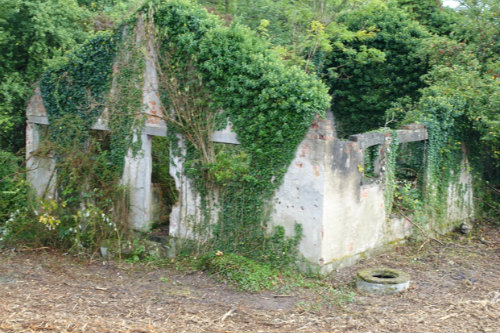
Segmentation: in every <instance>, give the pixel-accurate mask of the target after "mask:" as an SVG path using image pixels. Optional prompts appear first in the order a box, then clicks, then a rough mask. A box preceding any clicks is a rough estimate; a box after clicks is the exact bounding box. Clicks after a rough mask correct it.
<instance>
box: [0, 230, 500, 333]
mask: <svg viewBox="0 0 500 333" xmlns="http://www.w3.org/2000/svg"><path fill="white" fill-rule="evenodd" d="M441 241H442V242H443V245H440V244H438V243H436V242H434V244H426V245H425V247H423V248H422V249H419V248H420V244H417V245H415V246H401V247H398V248H395V249H393V250H392V251H390V252H385V253H382V254H380V255H377V256H374V257H372V258H370V259H366V260H363V261H361V262H360V263H358V264H357V265H355V266H353V267H349V268H346V269H342V270H340V271H339V272H336V273H334V274H333V275H332V276H331V277H329V278H328V279H329V281H330V282H331V283H332V284H333V285H334V286H336V287H339V288H342V290H343V293H349V292H353V290H352V279H353V277H354V276H355V273H356V272H357V270H359V269H361V268H364V267H373V266H382V265H383V266H389V267H393V268H397V269H401V270H404V271H406V272H408V273H410V275H411V277H412V286H411V287H410V289H409V290H408V291H407V292H405V293H402V294H398V295H391V296H373V295H367V294H359V293H357V294H356V295H355V297H354V301H353V302H351V303H344V304H342V306H339V305H338V304H336V302H335V300H332V299H331V298H328V297H325V295H324V294H322V292H319V291H318V290H316V289H313V290H308V289H304V288H295V289H293V290H291V291H290V293H289V294H288V295H277V294H274V293H271V292H266V293H258V294H248V293H243V292H238V291H235V290H233V289H231V288H229V287H228V286H225V285H222V284H218V283H216V282H214V281H213V280H211V279H210V278H208V277H206V276H205V275H204V274H203V273H199V272H179V271H176V270H174V269H172V268H158V267H153V266H151V265H145V264H136V265H128V264H124V263H106V264H103V263H102V262H96V261H93V262H90V261H81V260H78V259H77V258H73V257H70V256H64V255H62V254H60V253H55V252H51V251H50V250H47V249H39V250H37V251H21V252H19V251H18V252H13V251H12V250H4V252H2V253H1V254H0V331H1V332H174V331H175V332H499V331H500V324H499V322H500V290H499V289H500V288H499V286H500V277H499V273H500V237H499V231H498V230H497V229H494V228H492V227H484V228H483V229H481V230H479V231H477V232H476V234H474V235H473V236H469V237H463V236H457V235H455V236H452V237H451V238H448V239H444V240H441ZM284 296H286V297H284Z"/></svg>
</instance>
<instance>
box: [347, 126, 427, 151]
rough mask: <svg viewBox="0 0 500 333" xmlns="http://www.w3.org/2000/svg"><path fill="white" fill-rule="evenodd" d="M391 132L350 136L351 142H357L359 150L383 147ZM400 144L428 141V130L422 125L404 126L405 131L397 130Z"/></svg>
mask: <svg viewBox="0 0 500 333" xmlns="http://www.w3.org/2000/svg"><path fill="white" fill-rule="evenodd" d="M390 133H391V132H385V133H384V132H369V133H362V134H354V135H350V136H349V141H354V142H357V143H358V145H359V148H361V149H366V148H368V147H371V146H375V145H381V144H383V143H384V140H385V138H386V137H387V136H390V135H391V134H390ZM396 134H397V136H398V142H399V143H406V142H415V141H424V140H427V138H428V135H427V129H426V128H425V127H424V126H423V125H420V124H410V125H407V126H404V127H403V129H400V130H396Z"/></svg>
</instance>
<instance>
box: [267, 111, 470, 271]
mask: <svg viewBox="0 0 500 333" xmlns="http://www.w3.org/2000/svg"><path fill="white" fill-rule="evenodd" d="M393 135H396V136H397V139H398V142H400V143H404V142H413V141H423V140H426V139H427V131H426V130H425V128H424V127H423V126H421V125H410V126H407V127H406V128H404V129H402V130H398V131H395V132H385V133H384V132H372V133H366V134H358V135H353V136H351V137H350V138H349V140H340V139H338V138H336V137H335V132H334V126H333V119H332V116H331V115H328V116H327V117H326V119H320V118H317V119H316V120H315V122H314V123H313V125H312V126H311V128H310V129H309V132H308V133H307V136H306V138H305V139H304V140H303V141H302V143H301V144H300V146H299V147H298V149H297V152H296V154H295V159H294V160H293V161H292V163H291V165H290V167H289V169H288V171H287V173H286V174H285V177H284V181H283V184H282V185H281V186H280V188H279V189H278V190H277V192H276V195H275V198H274V200H273V210H272V214H271V221H272V225H274V226H276V225H281V226H284V227H285V230H286V232H287V234H288V235H289V236H292V235H293V230H294V225H295V223H300V224H302V227H303V230H304V234H303V240H302V241H301V243H300V245H299V251H300V253H301V254H302V256H303V257H304V259H306V262H308V263H309V268H312V269H314V270H318V271H320V272H323V273H325V272H330V271H332V270H334V269H336V268H338V267H341V266H345V265H349V264H352V263H354V262H355V261H356V260H357V259H359V258H360V257H361V256H363V255H365V254H367V253H369V252H370V251H373V250H374V249H377V248H380V247H383V246H384V245H386V244H388V243H391V242H395V241H396V242H397V241H399V240H402V239H404V238H405V237H407V236H409V235H410V234H411V231H412V224H411V223H410V221H409V220H408V219H406V218H403V217H399V216H395V215H394V216H387V215H386V211H385V209H386V208H385V206H386V203H385V174H384V173H385V171H386V170H385V164H386V160H385V157H386V155H387V150H388V149H391V142H392V140H393V139H392V136H393ZM374 145H381V148H380V152H381V154H380V158H379V159H378V160H377V165H376V166H375V169H376V170H378V178H377V179H376V180H375V181H374V182H371V183H369V184H363V181H362V178H363V173H362V170H363V164H364V153H365V151H366V149H367V148H369V147H371V146H374ZM457 178H458V180H457V181H456V182H454V183H451V184H450V185H449V190H448V194H449V195H448V205H449V207H448V218H449V221H448V224H447V225H448V229H447V230H448V231H449V230H450V229H451V227H453V226H456V225H457V223H459V222H460V221H462V220H463V219H467V218H470V217H471V216H472V214H473V206H472V192H471V186H470V184H471V176H470V173H469V172H468V169H467V167H466V165H464V166H463V167H462V169H461V172H460V176H459V177H457Z"/></svg>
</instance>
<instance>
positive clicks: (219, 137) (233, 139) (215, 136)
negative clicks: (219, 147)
mask: <svg viewBox="0 0 500 333" xmlns="http://www.w3.org/2000/svg"><path fill="white" fill-rule="evenodd" d="M212 141H213V142H220V143H231V144H234V145H239V144H240V142H239V141H238V136H237V135H236V133H234V132H233V131H228V130H225V129H224V130H222V131H215V132H213V133H212Z"/></svg>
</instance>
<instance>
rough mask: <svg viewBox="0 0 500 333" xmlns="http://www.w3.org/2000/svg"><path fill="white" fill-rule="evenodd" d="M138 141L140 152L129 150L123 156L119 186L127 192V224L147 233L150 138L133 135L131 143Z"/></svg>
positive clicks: (149, 194)
mask: <svg viewBox="0 0 500 333" xmlns="http://www.w3.org/2000/svg"><path fill="white" fill-rule="evenodd" d="M139 140H140V143H141V149H140V152H138V153H137V154H134V153H133V152H132V151H131V150H129V151H128V152H127V155H126V156H125V165H124V168H123V175H122V179H121V184H122V185H124V186H126V187H127V190H128V192H129V216H128V219H129V221H128V222H129V224H130V225H131V227H133V228H134V229H136V230H141V231H147V230H149V229H150V227H151V214H152V212H151V210H152V205H151V203H152V200H151V171H152V166H153V161H152V158H151V146H152V137H151V136H149V135H146V134H134V138H133V141H134V142H137V141H139Z"/></svg>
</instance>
